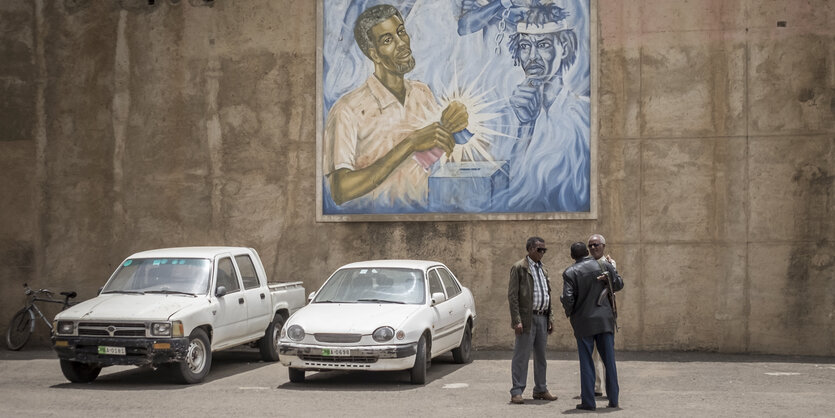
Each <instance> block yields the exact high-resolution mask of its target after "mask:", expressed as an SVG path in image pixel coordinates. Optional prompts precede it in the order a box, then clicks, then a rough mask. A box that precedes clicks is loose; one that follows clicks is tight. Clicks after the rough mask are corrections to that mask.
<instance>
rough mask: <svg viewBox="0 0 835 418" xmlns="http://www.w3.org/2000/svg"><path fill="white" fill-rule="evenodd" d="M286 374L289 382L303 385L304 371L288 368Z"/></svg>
mask: <svg viewBox="0 0 835 418" xmlns="http://www.w3.org/2000/svg"><path fill="white" fill-rule="evenodd" d="M287 373H288V374H289V375H290V381H291V382H293V383H304V370H303V369H295V368H292V367H291V368H289V369H287Z"/></svg>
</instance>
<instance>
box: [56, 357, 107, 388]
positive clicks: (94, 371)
mask: <svg viewBox="0 0 835 418" xmlns="http://www.w3.org/2000/svg"><path fill="white" fill-rule="evenodd" d="M61 372H62V373H64V377H66V378H67V380H69V381H70V382H73V383H88V382H92V381H93V380H96V378H97V377H98V376H99V373H100V372H101V366H96V365H94V364H87V363H79V362H77V361H70V360H61Z"/></svg>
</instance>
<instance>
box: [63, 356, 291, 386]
mask: <svg viewBox="0 0 835 418" xmlns="http://www.w3.org/2000/svg"><path fill="white" fill-rule="evenodd" d="M272 364H275V363H266V362H263V361H261V355H260V354H259V353H258V350H257V349H249V348H237V349H232V350H226V351H219V352H216V353H213V354H212V369H211V370H210V371H209V375H208V376H206V379H204V380H203V382H201V383H198V384H204V383H209V382H213V381H215V380H219V379H223V378H226V377H229V376H234V375H237V374H240V373H246V372H249V371H252V370H257V369H259V368H261V367H266V366H269V365H272ZM113 367H118V368H123V369H125V370H121V371H118V372H115V373H107V371H108V369H109V368H107V367H106V368H104V369H102V372H103V373H107V374H102V375H99V377H97V378H96V380H94V381H92V382H90V383H70V382H65V383H60V384H57V385H52V386H51V387H52V388H56V389H94V390H131V389H137V390H144V389H148V387H149V386H153V387H154V388H164V389H186V388H188V387H190V386H192V385H185V384H181V383H179V382H177V381H176V380H174V378H172V377H171V375H170V373H169V372H168V370H165V369H154V368H153V367H151V366H142V367H132V366H113Z"/></svg>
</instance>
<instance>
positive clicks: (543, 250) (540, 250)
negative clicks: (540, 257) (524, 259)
mask: <svg viewBox="0 0 835 418" xmlns="http://www.w3.org/2000/svg"><path fill="white" fill-rule="evenodd" d="M545 251H548V249H547V248H537V249H536V252H538V253H540V254H545Z"/></svg>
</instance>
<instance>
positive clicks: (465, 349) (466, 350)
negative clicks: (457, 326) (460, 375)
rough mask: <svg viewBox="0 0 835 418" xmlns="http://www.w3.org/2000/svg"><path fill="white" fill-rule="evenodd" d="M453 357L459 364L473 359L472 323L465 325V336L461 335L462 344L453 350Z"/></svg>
mask: <svg viewBox="0 0 835 418" xmlns="http://www.w3.org/2000/svg"><path fill="white" fill-rule="evenodd" d="M452 358H453V359H454V360H455V362H456V363H458V364H464V363H469V362H471V361H473V329H472V327H471V326H470V324H467V325H466V326H464V336H463V337H461V345H459V346H458V348H454V349H453V350H452Z"/></svg>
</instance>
